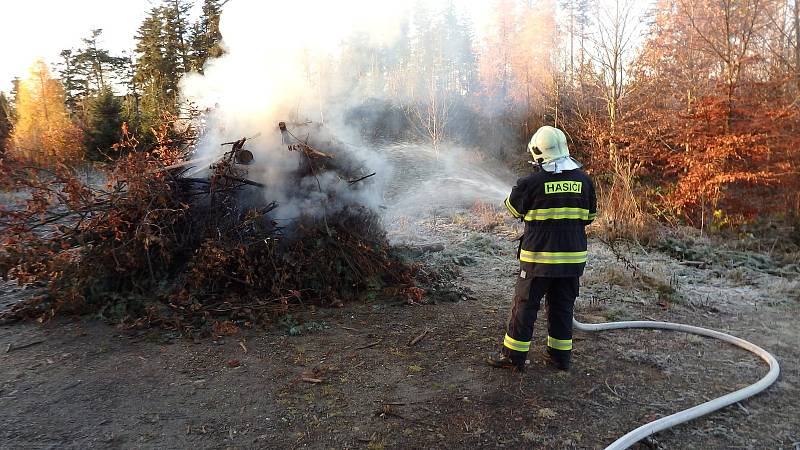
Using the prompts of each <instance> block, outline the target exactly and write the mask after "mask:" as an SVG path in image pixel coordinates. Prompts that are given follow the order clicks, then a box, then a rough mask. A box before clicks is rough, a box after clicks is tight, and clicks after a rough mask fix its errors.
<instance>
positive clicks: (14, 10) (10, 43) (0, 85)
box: [0, 0, 156, 92]
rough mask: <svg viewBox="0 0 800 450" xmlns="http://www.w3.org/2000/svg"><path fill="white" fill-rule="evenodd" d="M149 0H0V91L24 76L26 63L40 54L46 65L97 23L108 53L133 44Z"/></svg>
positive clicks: (74, 43) (57, 57)
mask: <svg viewBox="0 0 800 450" xmlns="http://www.w3.org/2000/svg"><path fill="white" fill-rule="evenodd" d="M154 3H156V2H153V1H150V0H69V1H62V0H0V15H1V16H3V25H2V26H0V42H2V49H1V50H0V91H5V92H8V91H9V90H11V80H12V79H13V78H14V77H15V76H17V77H24V76H25V75H26V74H27V70H28V67H30V66H31V64H32V63H33V62H34V61H35V60H36V59H37V58H42V59H44V61H45V62H47V63H48V64H50V63H53V62H55V61H57V60H59V59H60V57H59V53H61V50H63V49H66V48H76V47H79V46H80V45H81V38H84V37H87V36H89V32H90V31H91V30H92V29H95V28H102V29H103V35H102V41H101V42H102V44H103V45H104V46H105V47H106V48H109V49H110V50H112V52H113V53H121V52H122V51H123V50H129V49H131V48H132V47H133V44H134V41H133V36H134V35H135V34H136V30H137V29H138V28H139V24H140V23H141V22H142V20H144V18H145V16H146V15H147V11H148V10H149V9H150V8H151V6H152V5H153V4H154Z"/></svg>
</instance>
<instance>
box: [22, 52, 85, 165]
mask: <svg viewBox="0 0 800 450" xmlns="http://www.w3.org/2000/svg"><path fill="white" fill-rule="evenodd" d="M18 89H19V90H18V93H17V95H16V99H15V103H16V115H17V122H16V124H15V126H14V130H13V131H12V133H11V145H10V146H9V149H8V152H7V153H8V154H10V155H11V156H12V157H14V158H17V159H22V160H29V161H33V162H36V163H40V164H45V165H49V164H54V163H56V162H59V161H75V160H77V159H79V158H80V157H81V156H82V149H81V132H80V130H79V129H78V128H77V127H76V126H75V124H73V123H72V121H71V120H70V118H69V113H68V112H67V108H66V106H65V104H64V89H63V88H62V87H61V83H59V82H58V80H55V79H53V78H52V76H51V75H50V70H49V69H48V67H47V65H46V64H45V63H44V62H42V61H41V60H39V61H36V63H34V65H33V66H32V67H31V69H30V74H29V77H28V78H27V79H25V80H22V81H21V82H20V83H19V88H18Z"/></svg>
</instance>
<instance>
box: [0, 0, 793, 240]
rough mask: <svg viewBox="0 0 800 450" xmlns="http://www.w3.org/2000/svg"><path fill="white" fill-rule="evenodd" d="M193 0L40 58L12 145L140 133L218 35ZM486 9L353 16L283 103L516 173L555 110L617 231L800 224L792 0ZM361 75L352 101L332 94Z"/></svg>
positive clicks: (586, 2) (95, 145) (10, 117)
mask: <svg viewBox="0 0 800 450" xmlns="http://www.w3.org/2000/svg"><path fill="white" fill-rule="evenodd" d="M201 3H202V4H201V5H194V4H193V3H192V2H190V1H187V0H163V1H161V2H160V3H156V4H155V5H154V6H153V7H152V9H150V11H149V13H148V15H147V17H146V18H145V19H144V21H143V22H142V23H141V25H140V27H139V29H138V32H137V33H136V36H135V42H136V44H135V48H133V49H131V51H130V52H127V53H124V54H114V53H113V52H111V51H109V50H107V49H105V48H104V46H103V30H101V29H94V30H87V35H86V37H85V38H84V39H83V40H82V45H81V46H80V47H78V48H69V49H64V50H63V51H61V53H60V56H61V58H60V59H59V60H57V61H49V62H44V61H37V62H35V63H34V64H33V66H32V67H31V69H30V72H29V74H28V76H27V77H25V78H21V79H15V80H14V81H13V89H12V90H11V91H10V92H8V93H3V92H0V149H2V151H3V158H6V159H14V160H22V161H32V162H34V163H37V164H45V165H47V164H57V163H70V164H103V163H104V162H106V161H109V160H110V159H114V158H116V157H118V156H119V154H118V153H117V150H115V149H114V144H115V143H117V142H119V141H120V139H121V138H122V133H123V131H122V130H123V124H125V129H127V130H128V131H129V132H130V133H131V134H133V135H136V136H137V137H138V139H139V141H140V142H142V143H143V144H144V145H143V147H146V145H147V144H148V142H152V141H154V139H155V136H156V134H155V133H154V130H156V129H158V127H159V124H160V123H161V121H162V120H163V118H164V117H165V115H171V116H178V117H180V116H185V115H188V114H189V113H190V110H191V106H192V105H190V104H189V103H188V102H186V101H184V100H185V99H183V98H182V96H181V80H182V79H183V78H185V77H186V75H187V74H190V73H201V74H202V73H203V71H204V70H205V68H207V64H208V63H209V61H213V59H214V58H215V57H218V56H221V55H223V54H225V51H226V48H225V43H224V40H223V36H222V35H221V32H220V27H219V22H220V15H221V14H222V12H223V11H224V9H225V3H226V2H225V1H220V0H203V1H202V2H201ZM197 6H201V8H200V9H199V10H200V15H199V17H198V16H197V15H196V14H194V13H193V11H197V10H198V8H197ZM489 11H491V14H489V16H488V17H486V18H484V19H485V20H484V22H485V23H483V24H482V25H481V27H480V28H481V29H480V30H478V29H476V28H477V27H476V25H475V24H474V22H473V20H472V18H471V17H470V15H469V14H467V12H466V11H465V9H464V8H463V5H461V4H459V3H456V2H452V1H451V2H440V3H433V4H431V3H427V2H416V3H415V4H414V5H413V7H412V8H410V9H409V12H408V14H406V15H404V16H403V17H402V18H401V22H402V23H401V26H400V30H401V31H400V33H399V36H397V37H396V38H395V39H392V41H391V42H390V43H387V44H385V45H376V44H375V43H374V42H371V41H370V40H369V39H368V37H367V36H365V35H364V34H362V33H359V32H353V33H352V34H351V35H350V36H349V37H348V38H347V39H346V40H345V41H344V42H341V43H340V45H339V49H338V53H337V54H336V56H335V57H330V58H324V59H319V58H312V57H309V58H308V62H307V64H306V67H305V69H306V74H305V75H306V76H307V78H308V80H311V81H310V85H313V86H314V87H315V88H316V92H314V93H311V94H310V95H313V96H315V97H316V98H317V100H318V103H319V110H318V111H317V114H315V116H314V117H299V116H298V117H291V118H287V119H289V120H306V119H310V120H313V121H318V122H323V123H324V122H325V121H326V111H327V110H329V109H330V108H333V106H332V105H337V104H338V105H339V106H338V107H339V108H346V114H347V119H348V122H350V123H351V124H352V123H355V124H358V128H359V129H360V131H361V135H362V136H361V137H362V138H363V139H364V140H365V141H366V142H369V143H372V144H375V145H382V144H388V143H400V142H402V143H412V142H414V143H423V144H426V145H429V146H431V147H433V148H434V149H436V151H437V152H447V151H448V149H449V148H451V147H453V146H459V147H464V148H467V149H469V151H471V152H474V153H475V155H476V161H479V160H480V159H481V158H492V159H498V160H501V161H503V162H504V163H507V164H508V165H510V166H514V167H517V168H518V169H520V172H522V171H523V170H522V168H523V167H524V159H525V152H524V148H525V144H526V142H527V140H528V139H530V135H531V133H532V132H533V131H535V130H536V129H537V128H538V127H539V126H541V125H553V126H557V127H560V128H562V129H564V130H565V131H566V132H567V134H568V136H569V138H570V144H571V148H572V149H573V153H574V154H575V155H576V156H577V158H578V159H580V160H582V161H583V162H584V163H585V164H586V167H587V169H588V170H589V171H590V172H591V174H592V175H593V176H594V177H595V178H596V179H597V180H598V184H599V185H600V186H601V187H602V202H601V210H602V212H603V216H602V222H603V223H604V224H605V225H607V226H608V228H610V229H612V230H613V232H614V233H616V234H619V235H625V236H628V237H633V238H636V239H642V238H647V237H648V230H650V229H651V227H650V224H652V223H654V222H662V223H668V224H671V225H679V224H681V225H684V224H685V225H689V226H692V227H696V228H700V229H701V230H709V231H723V230H734V231H735V232H737V233H741V232H745V233H746V232H749V231H748V230H755V229H763V226H764V225H765V224H768V225H770V226H776V225H775V224H780V225H781V226H784V227H785V226H788V227H789V228H793V229H794V235H795V237H798V240H800V226H798V223H800V220H798V211H800V189H798V187H800V181H798V180H799V179H800V177H798V158H800V150H799V149H798V148H799V147H798V143H799V142H800V133H799V131H800V130H798V125H799V124H800V122H798V108H799V107H800V105H799V104H798V99H799V98H800V97H799V96H800V45H798V42H800V10H799V9H798V2H797V1H796V0H741V1H734V0H693V1H690V0H658V1H655V2H651V3H648V4H647V7H646V8H645V7H644V6H643V4H642V2H634V1H631V0H610V1H609V0H602V1H598V0H572V1H554V0H525V1H521V0H492V1H491V5H490V8H489ZM300 28H302V26H300ZM327 80H337V81H336V83H331V82H329V81H327ZM353 89H358V90H359V92H360V93H361V95H360V97H359V98H361V99H363V101H360V102H359V103H358V104H351V103H348V104H346V105H342V100H341V99H342V98H343V97H342V93H344V92H348V91H351V90H353ZM232 138H238V136H235V137H232Z"/></svg>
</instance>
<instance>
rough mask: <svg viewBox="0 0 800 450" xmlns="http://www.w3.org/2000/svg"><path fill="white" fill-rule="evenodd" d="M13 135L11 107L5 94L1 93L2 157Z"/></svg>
mask: <svg viewBox="0 0 800 450" xmlns="http://www.w3.org/2000/svg"><path fill="white" fill-rule="evenodd" d="M10 135H11V105H10V104H9V102H8V98H6V94H5V92H0V155H2V154H3V153H5V150H6V143H7V141H8V138H9V136H10Z"/></svg>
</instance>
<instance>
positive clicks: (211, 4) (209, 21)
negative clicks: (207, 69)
mask: <svg viewBox="0 0 800 450" xmlns="http://www.w3.org/2000/svg"><path fill="white" fill-rule="evenodd" d="M221 13H222V7H221V4H220V2H219V0H204V1H203V12H202V14H201V15H200V19H199V20H198V21H197V22H196V23H195V24H194V25H193V26H192V32H191V39H190V42H191V46H190V51H191V60H192V66H191V69H193V70H196V71H198V72H200V73H202V72H203V66H204V65H205V63H206V61H207V60H208V59H209V58H218V57H220V56H222V54H223V53H224V50H223V49H222V45H221V42H222V34H221V33H220V31H219V18H220V14H221Z"/></svg>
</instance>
